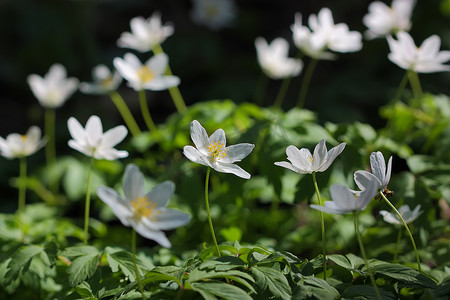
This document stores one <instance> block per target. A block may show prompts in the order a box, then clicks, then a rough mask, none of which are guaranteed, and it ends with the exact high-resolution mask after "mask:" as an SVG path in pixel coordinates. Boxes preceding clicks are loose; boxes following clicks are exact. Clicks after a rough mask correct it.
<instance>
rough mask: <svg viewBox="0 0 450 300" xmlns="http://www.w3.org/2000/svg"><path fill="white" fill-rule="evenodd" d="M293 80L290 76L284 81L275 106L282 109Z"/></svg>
mask: <svg viewBox="0 0 450 300" xmlns="http://www.w3.org/2000/svg"><path fill="white" fill-rule="evenodd" d="M291 79H292V77H290V76H289V77H286V78H285V79H284V80H283V83H282V84H281V87H280V90H279V91H278V94H277V98H276V99H275V102H274V104H273V106H275V107H281V104H282V103H283V100H284V97H285V96H286V92H287V89H288V87H289V84H290V83H291Z"/></svg>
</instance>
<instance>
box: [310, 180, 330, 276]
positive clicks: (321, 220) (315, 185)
mask: <svg viewBox="0 0 450 300" xmlns="http://www.w3.org/2000/svg"><path fill="white" fill-rule="evenodd" d="M312 177H313V181H314V188H315V189H316V194H317V201H318V202H319V205H323V203H322V199H321V198H320V193H319V187H318V186H317V180H316V172H313V173H312ZM320 228H321V232H322V256H323V279H324V280H327V256H326V253H327V250H326V248H325V220H324V217H323V212H322V211H320Z"/></svg>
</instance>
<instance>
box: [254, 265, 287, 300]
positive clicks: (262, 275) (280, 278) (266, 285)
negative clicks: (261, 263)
mask: <svg viewBox="0 0 450 300" xmlns="http://www.w3.org/2000/svg"><path fill="white" fill-rule="evenodd" d="M251 272H252V274H253V276H254V278H255V283H256V285H257V286H258V287H259V289H261V291H264V290H266V289H268V290H269V291H270V292H271V293H272V295H274V296H275V297H276V298H279V299H288V298H290V295H291V288H290V287H289V283H288V281H287V279H286V277H285V276H284V274H283V273H281V272H280V271H277V270H275V269H272V268H269V267H253V268H252V269H251Z"/></svg>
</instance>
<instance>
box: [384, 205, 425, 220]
mask: <svg viewBox="0 0 450 300" xmlns="http://www.w3.org/2000/svg"><path fill="white" fill-rule="evenodd" d="M398 212H399V213H400V215H401V216H402V218H403V220H404V221H405V223H406V224H409V223H412V222H414V220H415V219H417V217H418V216H420V214H421V213H422V211H420V204H419V205H417V206H416V208H414V210H411V209H410V208H409V205H407V204H405V205H402V206H401V207H400V208H399V209H398ZM380 215H382V216H383V219H384V220H385V221H386V222H388V223H391V224H397V225H401V224H403V223H402V221H401V220H400V218H399V217H398V216H397V214H392V213H390V212H388V211H386V210H380Z"/></svg>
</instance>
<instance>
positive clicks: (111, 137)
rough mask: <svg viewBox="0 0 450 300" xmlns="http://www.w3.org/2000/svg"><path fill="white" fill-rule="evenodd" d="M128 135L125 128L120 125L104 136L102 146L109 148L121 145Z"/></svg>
mask: <svg viewBox="0 0 450 300" xmlns="http://www.w3.org/2000/svg"><path fill="white" fill-rule="evenodd" d="M127 134H128V130H127V128H126V127H125V126H123V125H119V126H116V127H114V128H111V129H110V130H108V131H106V132H105V133H104V134H103V136H102V141H101V146H102V147H105V148H108V147H114V146H115V145H117V144H118V143H120V142H121V141H122V140H123V139H124V138H125V137H126V136H127Z"/></svg>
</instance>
